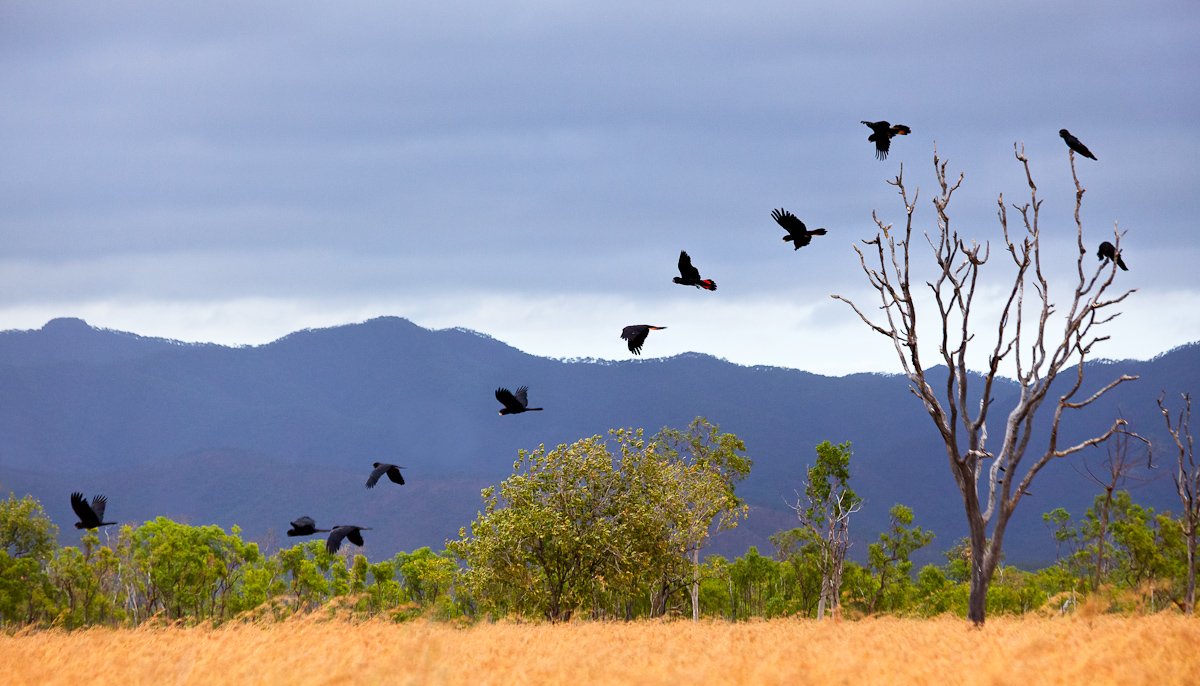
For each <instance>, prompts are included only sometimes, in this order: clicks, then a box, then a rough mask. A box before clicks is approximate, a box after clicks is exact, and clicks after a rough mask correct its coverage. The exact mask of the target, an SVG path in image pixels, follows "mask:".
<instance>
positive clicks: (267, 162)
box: [0, 0, 1200, 375]
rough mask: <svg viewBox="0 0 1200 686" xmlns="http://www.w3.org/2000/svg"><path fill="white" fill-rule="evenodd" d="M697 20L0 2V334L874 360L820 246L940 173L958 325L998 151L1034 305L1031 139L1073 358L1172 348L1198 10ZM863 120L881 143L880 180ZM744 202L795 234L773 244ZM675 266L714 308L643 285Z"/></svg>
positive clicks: (851, 293)
mask: <svg viewBox="0 0 1200 686" xmlns="http://www.w3.org/2000/svg"><path fill="white" fill-rule="evenodd" d="M709 4H711V5H712V6H708V7H706V6H703V5H704V3H700V4H699V5H701V6H698V4H697V3H683V2H678V3H675V2H664V3H642V2H620V1H617V2H612V1H610V2H604V3H595V2H592V3H579V2H553V3H547V2H513V3H495V2H473V1H466V2H438V3H424V2H405V3H394V2H343V3H306V2H280V3H268V2H263V3H244V2H204V3H148V2H147V3H136V2H105V3H93V2H61V3H60V2H55V3H45V2H36V1H34V2H26V1H22V0H6V1H5V2H4V3H0V92H3V93H4V99H3V105H2V106H0V150H3V154H2V155H0V329H2V330H9V329H35V328H39V327H41V326H42V325H43V324H44V323H45V322H46V321H48V320H49V319H52V318H55V317H64V316H73V317H82V318H84V319H86V320H87V321H88V322H89V323H90V324H92V325H93V326H99V327H104V328H111V329H119V330H123V331H131V332H134V333H138V334H142V335H147V336H161V337H167V338H173V339H178V340H185V341H209V342H217V343H224V344H230V345H252V344H262V343H266V342H269V341H271V340H274V339H276V338H279V337H281V336H284V335H286V334H287V333H290V332H292V331H295V330H298V329H304V328H314V327H324V326H333V325H339V324H345V323H351V322H357V321H363V320H366V319H369V318H372V317H377V316H384V315H395V316H402V317H406V318H408V319H411V320H412V321H414V322H415V323H417V324H419V325H421V326H424V327H428V328H448V327H465V328H469V329H474V330H476V331H480V332H483V333H486V334H488V335H491V336H493V337H495V338H497V339H500V340H502V341H504V342H506V343H509V344H510V345H513V346H515V347H517V348H519V349H521V350H524V351H527V352H529V353H533V354H536V355H543V356H550V357H559V358H589V357H592V358H604V359H629V358H630V357H631V355H630V353H629V352H628V350H627V349H626V348H625V347H624V343H623V341H621V340H620V339H619V338H618V335H619V333H620V330H621V328H622V327H623V326H625V325H627V324H641V323H645V324H655V325H661V326H667V327H668V328H667V330H666V331H659V332H655V333H654V334H652V336H651V338H650V340H649V341H648V342H647V344H646V346H645V348H644V351H643V352H644V355H646V356H648V357H655V356H669V355H675V354H679V353H682V352H686V351H695V352H702V353H708V354H712V355H716V356H718V357H722V358H725V359H728V360H730V361H732V362H736V363H740V364H748V365H753V364H766V365H777V366H785V367H795V368H800V369H805V370H808V371H812V372H817V373H822V374H831V375H840V374H846V373H852V372H861V371H883V372H896V371H899V365H898V362H897V360H896V357H895V352H894V350H893V349H892V347H891V345H890V343H889V342H888V341H887V340H886V339H884V338H883V337H881V336H879V335H877V334H874V333H872V332H871V331H870V330H868V329H867V328H866V327H865V326H864V325H863V324H862V322H861V321H860V320H859V319H858V317H857V316H855V315H854V313H853V312H852V311H851V310H850V308H849V307H847V306H846V305H845V304H843V303H841V302H837V301H834V300H832V299H831V298H830V295H831V294H833V293H838V294H842V295H844V296H846V297H848V298H851V299H853V300H855V301H856V302H859V303H861V304H863V306H864V307H866V308H870V307H873V306H874V303H875V302H877V296H874V293H873V291H871V290H870V289H869V286H868V284H867V282H866V279H865V277H864V275H863V272H862V270H861V268H860V266H859V262H858V258H857V256H856V254H855V253H854V251H853V248H852V246H853V245H854V244H855V243H857V242H859V241H861V240H863V239H867V238H870V237H872V236H874V235H875V232H876V227H875V225H874V223H873V221H872V212H873V211H875V212H878V214H879V216H880V218H881V219H882V220H884V221H885V222H887V223H897V224H900V223H902V221H903V211H904V207H903V204H902V202H901V201H900V199H899V197H898V196H897V195H896V193H895V190H894V189H893V188H892V187H891V186H889V185H888V184H887V180H888V179H891V178H893V177H895V176H896V175H897V174H898V173H899V172H900V170H901V167H902V166H903V172H904V177H905V181H906V184H908V185H909V186H910V190H916V189H917V188H919V189H920V195H919V199H918V201H917V203H916V207H917V209H916V224H917V227H918V230H919V231H925V230H929V229H931V228H932V227H933V226H934V219H935V216H934V212H933V208H932V205H931V204H930V202H929V200H930V198H932V197H933V194H934V190H935V179H934V174H933V154H934V150H935V146H936V150H937V152H938V154H939V155H940V157H941V158H942V159H943V160H948V161H949V169H950V171H951V173H952V174H953V175H957V174H958V173H959V172H961V173H963V174H964V175H965V178H964V181H963V186H962V187H961V189H960V190H959V191H958V192H957V193H956V194H955V196H954V198H953V201H952V203H951V206H950V210H949V212H950V215H951V221H952V226H953V227H954V228H955V229H957V230H958V231H959V232H961V233H962V235H963V236H964V237H966V238H968V239H969V240H976V241H978V242H979V243H984V242H990V244H991V245H992V247H993V259H992V261H991V262H989V263H988V264H987V265H986V266H985V270H984V274H985V276H984V279H983V282H982V284H983V285H982V291H981V296H980V302H979V310H980V311H979V313H978V315H977V316H978V317H979V321H980V322H988V321H989V319H988V318H987V317H988V316H989V315H990V316H992V317H994V316H995V312H996V311H997V310H998V302H999V301H1000V299H1001V298H1002V296H1003V293H1004V292H1005V291H1004V288H1005V285H1006V283H1007V280H1008V279H1010V278H1011V273H1012V270H1011V264H1010V262H1009V261H1007V260H1006V256H1005V255H1004V254H1003V252H1002V251H1001V250H1000V249H999V245H998V243H997V242H998V241H999V239H1000V229H999V224H998V221H997V217H996V214H997V199H998V197H999V196H1000V195H1001V194H1003V196H1004V199H1005V202H1006V203H1009V204H1010V205H1011V204H1012V203H1024V202H1027V201H1028V198H1029V195H1028V186H1027V185H1026V182H1025V177H1024V171H1023V170H1022V168H1021V166H1020V165H1019V163H1018V162H1017V161H1016V160H1015V159H1014V154H1013V150H1014V147H1013V146H1014V143H1016V144H1020V145H1023V146H1024V149H1025V151H1026V153H1027V155H1028V156H1029V158H1030V164H1031V168H1032V172H1033V175H1034V179H1035V181H1036V182H1037V184H1038V188H1039V196H1040V198H1041V199H1042V201H1043V205H1042V208H1041V221H1042V243H1043V250H1044V254H1045V255H1046V269H1047V273H1048V278H1049V279H1050V282H1051V295H1052V297H1053V298H1054V299H1055V300H1056V302H1060V303H1064V302H1065V301H1066V299H1068V298H1069V296H1070V292H1071V290H1072V289H1073V287H1074V274H1075V254H1076V253H1077V251H1076V248H1075V228H1074V223H1073V219H1072V211H1073V203H1074V190H1073V185H1072V181H1071V176H1070V167H1069V162H1068V157H1067V154H1066V148H1065V146H1064V144H1063V142H1062V140H1061V139H1060V138H1059V137H1058V133H1057V132H1058V130H1059V129H1061V128H1064V127H1065V128H1069V129H1070V130H1071V131H1072V132H1073V133H1074V134H1075V135H1076V136H1078V137H1079V138H1080V139H1081V140H1082V141H1083V142H1084V143H1085V144H1086V145H1088V146H1089V147H1090V148H1091V150H1092V151H1093V152H1094V153H1095V154H1096V155H1097V157H1098V158H1099V160H1098V161H1096V162H1093V161H1092V160H1087V159H1077V167H1078V170H1079V176H1080V180H1081V182H1082V183H1083V185H1084V186H1085V187H1086V189H1087V193H1086V195H1085V198H1084V205H1083V211H1082V218H1083V222H1084V231H1085V243H1087V244H1088V245H1089V246H1092V250H1093V251H1094V245H1095V244H1097V243H1098V242H1099V241H1101V240H1104V239H1105V238H1108V239H1109V240H1111V236H1112V234H1113V231H1114V230H1119V231H1123V232H1126V233H1125V234H1124V236H1123V237H1122V239H1121V246H1122V249H1123V251H1124V258H1125V261H1126V262H1127V263H1128V264H1129V267H1130V271H1129V272H1124V273H1120V274H1118V277H1117V279H1118V284H1117V285H1118V286H1119V287H1121V288H1131V289H1136V291H1137V292H1136V293H1134V294H1133V295H1132V296H1130V298H1129V299H1128V300H1127V301H1126V303H1125V304H1124V306H1123V307H1122V308H1121V310H1122V314H1121V316H1120V317H1119V318H1118V319H1117V320H1116V321H1114V322H1112V323H1111V324H1110V325H1108V326H1107V328H1106V329H1105V330H1104V332H1103V333H1105V334H1107V335H1109V336H1111V339H1110V340H1109V341H1106V342H1105V343H1103V344H1101V345H1100V346H1099V347H1098V348H1097V349H1096V355H1097V356H1099V357H1107V358H1138V359H1145V358H1149V357H1152V356H1154V355H1156V354H1159V353H1161V352H1164V351H1166V350H1169V349H1170V348H1173V347H1175V346H1178V345H1181V344H1184V343H1187V342H1191V341H1195V340H1200V308H1197V307H1196V302H1197V301H1198V296H1200V279H1198V278H1197V277H1196V275H1195V270H1196V267H1195V265H1196V264H1198V263H1200V247H1197V243H1196V241H1195V240H1192V238H1193V236H1194V234H1195V227H1194V224H1195V221H1196V218H1197V217H1198V216H1200V212H1198V210H1200V200H1198V198H1200V195H1198V194H1197V191H1196V189H1197V188H1198V187H1200V165H1198V164H1197V160H1198V159H1200V136H1197V130H1198V125H1200V78H1197V77H1196V73H1197V72H1198V71H1200V40H1197V39H1196V36H1197V35H1200V4H1198V3H1196V2H1194V1H1190V0H1189V1H1187V2H1156V3H1128V2H1054V3H1046V2H1040V1H1039V2H1025V1H1017V2H1005V3H941V2H920V1H918V2H909V3H904V5H903V6H902V7H901V6H898V5H896V4H895V3H891V2H867V3H834V4H830V3H797V2H794V1H780V2H773V1H766V2H753V1H752V2H743V3H719V4H718V3H709ZM834 5H836V6H834ZM864 119H866V120H880V119H886V120H889V121H892V122H901V123H904V124H907V125H908V126H910V127H911V128H912V135H909V136H906V137H898V138H896V139H895V140H894V141H893V145H892V152H891V155H890V156H889V157H888V159H887V160H886V161H882V162H881V161H879V160H876V159H875V156H874V151H873V147H872V144H871V143H868V142H867V140H866V137H867V135H868V134H869V133H870V132H869V131H868V129H867V128H866V127H865V126H863V125H862V124H860V123H859V122H860V120H864ZM776 207H784V208H787V209H789V210H791V211H792V212H794V213H796V214H797V215H798V216H799V217H800V218H801V219H803V220H804V221H805V222H807V223H808V225H809V227H810V228H816V227H826V228H827V229H828V231H829V233H828V235H826V236H824V237H818V238H816V239H814V241H813V243H812V245H810V246H808V247H806V248H804V249H802V250H800V251H798V252H797V251H793V250H792V249H791V246H790V245H789V244H785V243H783V242H782V241H781V237H782V236H783V231H782V230H780V229H779V228H778V227H777V226H776V225H775V224H774V222H773V221H772V220H771V217H770V214H771V210H772V209H773V208H776ZM1012 214H1013V213H1012V212H1011V211H1010V215H1012ZM921 240H922V241H923V239H921ZM916 247H917V248H918V249H920V248H924V249H925V252H924V253H923V254H926V255H927V251H928V249H927V247H926V246H924V245H923V243H922V244H921V245H918V246H916ZM680 250H687V251H688V252H689V253H690V255H691V256H692V259H693V261H694V262H695V264H696V266H697V267H699V269H700V271H701V272H702V274H703V275H704V276H705V277H707V278H712V279H714V280H716V282H717V284H718V290H717V291H716V292H715V293H709V292H706V291H700V290H697V289H693V288H686V287H681V286H678V285H675V284H673V283H672V282H671V278H672V277H673V276H676V275H677V272H676V267H675V265H676V261H677V258H678V254H679V251H680ZM917 264H918V267H920V266H921V263H919V262H918V263H917ZM1085 264H1087V265H1088V266H1089V268H1094V267H1095V266H1097V262H1096V260H1094V259H1093V257H1092V256H1091V255H1089V256H1088V260H1087V262H1086V263H1085ZM925 273H926V274H927V272H925ZM917 274H918V276H920V274H921V272H919V271H918V272H917ZM923 278H924V277H921V279H922V280H923ZM873 296H874V298H873ZM926 304H927V303H926ZM928 320H929V317H928V316H926V317H925V321H928ZM983 328H984V329H990V328H991V327H990V325H989V326H987V327H983ZM988 345H990V343H989V344H988ZM980 359H981V358H980Z"/></svg>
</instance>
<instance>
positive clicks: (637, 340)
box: [621, 324, 667, 355]
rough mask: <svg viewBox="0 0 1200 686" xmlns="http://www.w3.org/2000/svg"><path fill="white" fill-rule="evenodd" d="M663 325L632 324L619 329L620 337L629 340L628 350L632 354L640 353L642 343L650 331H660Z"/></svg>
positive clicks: (663, 327)
mask: <svg viewBox="0 0 1200 686" xmlns="http://www.w3.org/2000/svg"><path fill="white" fill-rule="evenodd" d="M665 328H667V327H665V326H650V325H649V324H633V325H631V326H627V327H625V328H624V329H621V338H624V339H625V340H627V341H629V352H631V353H633V354H634V355H641V354H642V344H643V343H645V342H646V336H649V335H650V332H651V331H661V330H662V329H665Z"/></svg>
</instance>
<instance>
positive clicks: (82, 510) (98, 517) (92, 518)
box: [71, 492, 116, 529]
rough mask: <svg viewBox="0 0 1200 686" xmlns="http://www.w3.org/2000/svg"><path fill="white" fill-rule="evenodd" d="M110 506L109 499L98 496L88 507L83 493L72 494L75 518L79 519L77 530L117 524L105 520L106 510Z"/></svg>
mask: <svg viewBox="0 0 1200 686" xmlns="http://www.w3.org/2000/svg"><path fill="white" fill-rule="evenodd" d="M107 506H108V498H106V497H104V496H102V495H98V496H96V497H94V498H92V504H91V505H88V501H87V500H86V499H85V498H84V497H83V494H82V493H78V492H77V493H72V494H71V509H72V510H75V516H76V517H78V518H79V521H78V522H75V528H76V529H97V528H99V527H102V526H108V525H109V524H116V522H106V521H103V520H104V508H105V507H107Z"/></svg>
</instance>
